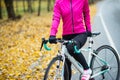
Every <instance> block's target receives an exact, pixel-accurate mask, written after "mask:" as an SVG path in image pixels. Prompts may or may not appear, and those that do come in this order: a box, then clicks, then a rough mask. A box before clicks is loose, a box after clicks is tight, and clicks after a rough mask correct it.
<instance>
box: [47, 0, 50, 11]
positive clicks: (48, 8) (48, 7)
mask: <svg viewBox="0 0 120 80" xmlns="http://www.w3.org/2000/svg"><path fill="white" fill-rule="evenodd" d="M47 2H48V4H47V11H48V12H49V11H50V4H51V0H48V1H47Z"/></svg>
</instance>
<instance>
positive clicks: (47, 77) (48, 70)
mask: <svg viewBox="0 0 120 80" xmlns="http://www.w3.org/2000/svg"><path fill="white" fill-rule="evenodd" d="M57 61H60V62H61V63H63V60H62V56H57V57H54V58H53V59H52V60H51V62H50V63H49V65H48V67H47V69H46V71H45V75H44V79H43V80H63V79H62V78H61V79H53V74H55V73H52V75H51V76H52V77H51V78H52V79H51V78H50V79H49V77H50V76H49V75H48V74H49V73H50V70H51V68H52V66H53V65H54V64H55V63H56V62H57ZM62 66H63V65H62ZM62 66H60V65H59V67H58V65H56V67H57V68H60V67H62ZM64 66H65V67H66V70H67V74H68V76H67V77H66V78H67V80H68V78H69V72H68V67H67V64H66V63H64ZM61 73H62V75H63V74H64V72H62V71H61ZM59 76H61V75H59ZM61 77H62V76H61Z"/></svg>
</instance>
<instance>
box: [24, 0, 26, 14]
mask: <svg viewBox="0 0 120 80" xmlns="http://www.w3.org/2000/svg"><path fill="white" fill-rule="evenodd" d="M23 11H24V12H26V10H25V0H23Z"/></svg>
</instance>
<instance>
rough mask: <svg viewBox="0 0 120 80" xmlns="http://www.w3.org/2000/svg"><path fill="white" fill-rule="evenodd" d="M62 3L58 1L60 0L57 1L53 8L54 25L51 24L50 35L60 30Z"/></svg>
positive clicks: (54, 34)
mask: <svg viewBox="0 0 120 80" xmlns="http://www.w3.org/2000/svg"><path fill="white" fill-rule="evenodd" d="M60 16H61V14H60V5H59V3H58V0H56V1H55V4H54V9H53V19H52V26H51V31H50V35H52V36H56V33H57V31H58V26H59V23H60Z"/></svg>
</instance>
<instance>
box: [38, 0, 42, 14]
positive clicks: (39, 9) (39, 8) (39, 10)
mask: <svg viewBox="0 0 120 80" xmlns="http://www.w3.org/2000/svg"><path fill="white" fill-rule="evenodd" d="M40 12H41V0H39V7H38V16H40Z"/></svg>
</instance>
